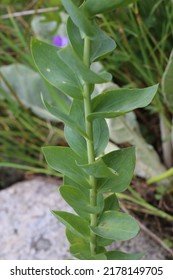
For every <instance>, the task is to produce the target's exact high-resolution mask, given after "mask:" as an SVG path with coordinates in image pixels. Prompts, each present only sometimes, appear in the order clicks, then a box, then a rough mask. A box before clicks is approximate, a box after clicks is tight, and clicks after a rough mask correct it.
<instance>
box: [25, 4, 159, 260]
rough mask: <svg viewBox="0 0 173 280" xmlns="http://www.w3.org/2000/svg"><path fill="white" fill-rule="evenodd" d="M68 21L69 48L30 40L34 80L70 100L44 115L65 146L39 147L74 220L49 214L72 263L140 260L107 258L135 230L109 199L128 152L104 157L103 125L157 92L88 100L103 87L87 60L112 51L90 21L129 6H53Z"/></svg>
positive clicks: (129, 159)
mask: <svg viewBox="0 0 173 280" xmlns="http://www.w3.org/2000/svg"><path fill="white" fill-rule="evenodd" d="M61 2H62V4H63V6H64V8H65V9H66V11H67V13H68V14H69V18H68V21H67V32H68V36H69V39H70V44H69V45H68V46H67V47H65V48H63V49H60V48H55V47H52V46H50V45H48V44H46V43H43V42H41V41H39V40H36V39H33V40H32V44H31V47H32V55H33V59H34V61H35V64H36V66H37V68H38V70H39V72H40V73H41V75H42V76H43V77H44V78H45V79H46V80H47V81H48V82H49V83H51V84H53V85H54V86H55V87H57V88H58V89H59V90H61V91H62V92H63V93H64V94H65V95H67V96H69V97H70V98H71V103H70V104H69V107H68V108H67V109H66V110H64V108H61V106H58V107H57V106H55V107H53V106H51V105H50V104H48V102H46V100H44V103H45V105H46V108H47V110H48V111H49V112H50V113H51V114H53V115H54V116H55V117H58V118H59V119H61V120H62V121H63V122H64V124H65V137H66V140H67V142H68V144H69V147H57V146H55V147H44V148H43V153H44V156H45V158H46V160H47V162H48V164H49V165H50V166H51V167H52V168H53V169H55V170H57V171H58V172H61V173H62V174H63V175H64V182H63V185H62V186H61V188H60V193H61V195H62V197H63V198H64V199H65V200H66V202H67V203H68V204H69V205H70V206H71V207H72V208H73V209H74V211H75V212H76V214H73V213H68V212H64V211H52V213H53V214H54V215H55V217H56V218H57V219H58V220H59V221H60V222H62V223H63V224H64V225H65V227H66V229H67V231H66V233H67V238H68V241H69V243H70V252H71V254H72V255H73V256H74V257H76V258H78V259H88V260H89V259H93V260H95V259H108V260H109V259H135V258H138V257H139V256H140V255H138V254H130V255H129V254H126V253H122V252H119V251H110V252H109V251H107V250H106V249H105V247H106V246H107V245H110V244H111V243H112V242H114V241H116V240H128V239H131V238H133V237H135V236H136V234H137V233H138V231H139V226H138V223H137V222H136V221H135V219H134V218H132V217H131V216H129V215H127V214H125V213H122V212H121V211H120V208H119V204H118V200H117V197H116V193H119V192H123V191H124V190H125V189H126V188H127V187H128V185H129V183H130V181H131V179H132V176H133V172H134V167H135V149H134V147H129V148H125V149H120V150H117V151H113V152H110V153H108V154H106V155H104V149H105V147H106V146H107V143H108V140H109V132H108V128H107V124H106V121H105V118H113V117H117V116H120V115H123V114H125V113H126V112H129V111H131V110H133V109H136V108H138V107H145V106H147V105H148V104H149V103H150V102H151V100H152V99H153V97H154V95H155V93H156V91H157V85H155V86H152V87H148V88H146V89H136V90H128V89H117V90H111V91H103V92H101V93H100V94H99V95H98V96H94V95H93V90H94V86H95V84H98V83H105V82H106V81H110V80H111V75H110V74H109V73H106V72H102V73H96V72H94V71H93V70H91V65H92V63H93V62H94V61H96V60H97V61H98V60H100V59H101V57H103V56H105V55H106V54H108V53H109V52H110V51H112V50H113V49H114V48H115V46H116V44H115V43H114V41H113V40H112V39H111V38H109V37H108V35H107V34H105V33H104V32H103V31H102V30H101V29H100V28H99V26H98V25H97V23H96V20H95V16H96V15H97V14H98V13H104V12H107V11H110V10H112V9H115V8H116V7H119V6H124V4H129V3H133V2H134V1H124V0H119V1H117V0H115V1H95V0H87V1H83V3H82V4H81V6H77V5H76V4H75V1H71V0H62V1H61Z"/></svg>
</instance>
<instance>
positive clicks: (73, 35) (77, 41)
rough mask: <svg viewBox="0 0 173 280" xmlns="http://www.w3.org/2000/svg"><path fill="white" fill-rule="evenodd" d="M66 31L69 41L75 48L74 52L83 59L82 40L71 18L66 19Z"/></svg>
mask: <svg viewBox="0 0 173 280" xmlns="http://www.w3.org/2000/svg"><path fill="white" fill-rule="evenodd" d="M67 33H68V37H69V40H70V43H71V45H72V47H73V49H74V50H75V52H76V54H77V55H78V56H79V57H80V58H81V59H83V52H84V40H83V39H82V37H81V33H80V31H79V28H78V27H77V26H76V25H75V24H74V23H73V21H72V20H71V18H68V20H67Z"/></svg>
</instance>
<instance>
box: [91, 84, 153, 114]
mask: <svg viewBox="0 0 173 280" xmlns="http://www.w3.org/2000/svg"><path fill="white" fill-rule="evenodd" d="M157 89H158V85H154V86H151V87H148V88H144V89H123V88H122V89H115V90H110V91H106V92H103V93H102V94H99V95H97V96H96V97H95V98H93V100H92V112H93V113H92V114H90V115H89V117H88V118H89V119H93V118H99V117H101V118H113V117H117V116H120V115H123V114H125V113H127V112H129V111H132V110H135V109H137V108H143V107H145V106H147V105H148V104H149V103H150V102H151V101H152V99H153V98H154V95H155V94H156V92H157Z"/></svg>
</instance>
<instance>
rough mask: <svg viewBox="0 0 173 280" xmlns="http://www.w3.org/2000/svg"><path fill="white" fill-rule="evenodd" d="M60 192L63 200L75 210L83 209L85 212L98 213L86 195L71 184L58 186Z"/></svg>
mask: <svg viewBox="0 0 173 280" xmlns="http://www.w3.org/2000/svg"><path fill="white" fill-rule="evenodd" d="M60 193H61V195H62V197H63V198H64V200H65V201H66V202H67V203H68V204H69V205H70V206H71V207H72V208H73V209H74V210H75V211H76V210H77V211H80V210H81V211H85V212H87V213H98V211H100V209H99V208H98V207H91V205H90V200H89V192H88V196H86V195H85V194H84V193H83V192H82V191H81V190H79V189H78V188H76V187H73V186H66V185H63V186H61V187H60Z"/></svg>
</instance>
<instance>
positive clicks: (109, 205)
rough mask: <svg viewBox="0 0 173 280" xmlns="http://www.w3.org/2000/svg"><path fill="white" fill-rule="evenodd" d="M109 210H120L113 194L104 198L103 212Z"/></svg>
mask: <svg viewBox="0 0 173 280" xmlns="http://www.w3.org/2000/svg"><path fill="white" fill-rule="evenodd" d="M109 210H120V206H119V203H118V199H117V197H116V195H115V194H111V195H109V196H107V197H106V198H105V206H104V212H105V211H109Z"/></svg>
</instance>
